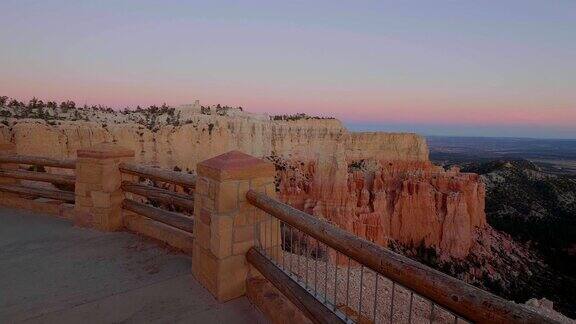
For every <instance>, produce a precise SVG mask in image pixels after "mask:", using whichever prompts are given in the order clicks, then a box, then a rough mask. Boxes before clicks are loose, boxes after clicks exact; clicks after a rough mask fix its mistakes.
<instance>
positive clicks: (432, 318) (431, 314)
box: [430, 301, 436, 324]
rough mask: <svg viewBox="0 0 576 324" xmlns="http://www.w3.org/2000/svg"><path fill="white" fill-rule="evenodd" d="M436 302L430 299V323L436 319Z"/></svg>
mask: <svg viewBox="0 0 576 324" xmlns="http://www.w3.org/2000/svg"><path fill="white" fill-rule="evenodd" d="M435 305H436V304H435V303H434V302H433V301H430V324H432V322H433V321H434V306H435Z"/></svg>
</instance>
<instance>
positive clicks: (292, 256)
mask: <svg viewBox="0 0 576 324" xmlns="http://www.w3.org/2000/svg"><path fill="white" fill-rule="evenodd" d="M289 227H290V273H291V274H292V273H293V272H292V263H294V235H293V233H292V225H290V226H289Z"/></svg>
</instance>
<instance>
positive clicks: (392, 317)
mask: <svg viewBox="0 0 576 324" xmlns="http://www.w3.org/2000/svg"><path fill="white" fill-rule="evenodd" d="M391 282H392V298H391V299H390V324H392V321H393V319H394V293H395V292H396V283H395V282H394V281H391Z"/></svg>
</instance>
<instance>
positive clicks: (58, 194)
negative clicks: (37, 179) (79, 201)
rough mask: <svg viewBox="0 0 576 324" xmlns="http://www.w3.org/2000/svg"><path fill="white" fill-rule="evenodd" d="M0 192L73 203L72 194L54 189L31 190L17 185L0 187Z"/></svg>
mask: <svg viewBox="0 0 576 324" xmlns="http://www.w3.org/2000/svg"><path fill="white" fill-rule="evenodd" d="M0 191H4V192H10V193H15V194H20V195H31V196H37V197H43V198H50V199H56V200H62V201H66V202H70V203H73V202H74V201H75V198H74V192H71V191H63V190H55V189H44V188H32V187H24V186H18V185H5V184H2V185H0Z"/></svg>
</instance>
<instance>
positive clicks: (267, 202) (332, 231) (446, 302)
mask: <svg viewBox="0 0 576 324" xmlns="http://www.w3.org/2000/svg"><path fill="white" fill-rule="evenodd" d="M246 198H247V199H248V201H249V202H250V203H251V204H252V205H254V206H256V207H258V208H260V209H261V210H263V211H265V212H267V213H269V214H271V215H273V216H274V217H276V218H278V219H280V220H281V221H283V222H285V223H287V224H289V225H291V226H293V227H295V228H297V229H298V230H300V231H302V232H304V233H306V234H308V235H310V236H312V237H314V238H316V239H318V240H320V241H321V242H323V243H325V244H327V245H329V246H330V247H332V248H334V249H335V250H337V251H339V252H341V253H343V254H344V255H346V256H349V257H351V258H352V259H354V260H356V261H358V262H359V263H361V264H363V265H365V266H367V267H369V268H371V269H372V270H375V271H377V272H378V273H380V274H381V275H383V276H385V277H387V278H389V279H391V280H393V281H395V282H398V283H400V284H402V285H403V286H405V287H407V288H409V289H411V290H413V291H414V292H416V293H418V294H420V295H422V296H424V297H426V298H428V299H430V300H432V301H434V302H435V303H437V304H438V305H440V306H442V307H444V308H446V309H448V310H450V311H452V312H454V313H456V314H458V315H459V316H461V317H463V318H464V319H467V320H471V321H473V322H479V323H555V321H553V320H552V319H550V318H548V317H546V316H544V315H541V314H539V313H537V312H535V311H534V310H532V309H530V308H528V307H527V306H524V305H519V304H516V303H514V302H511V301H508V300H506V299H503V298H501V297H498V296H496V295H493V294H491V293H489V292H487V291H484V290H482V289H479V288H476V287H474V286H472V285H470V284H467V283H465V282H463V281H461V280H458V279H456V278H453V277H450V276H448V275H446V274H444V273H442V272H440V271H437V270H434V269H432V268H430V267H427V266H425V265H423V264H421V263H419V262H416V261H414V260H412V259H410V258H407V257H405V256H403V255H400V254H397V253H394V252H392V251H390V250H388V249H386V248H383V247H381V246H379V245H376V244H374V243H372V242H370V241H367V240H364V239H362V238H359V237H358V236H356V235H354V234H352V233H350V232H348V231H345V230H343V229H341V228H338V227H336V226H334V225H332V224H330V223H328V222H326V221H323V220H321V219H318V218H316V217H314V216H311V215H309V214H307V213H305V212H303V211H300V210H298V209H296V208H293V207H292V206H289V205H287V204H283V203H281V202H279V201H277V200H275V199H273V198H271V197H268V196H267V195H265V194H263V193H259V192H256V191H254V190H249V191H248V193H247V194H246Z"/></svg>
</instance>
